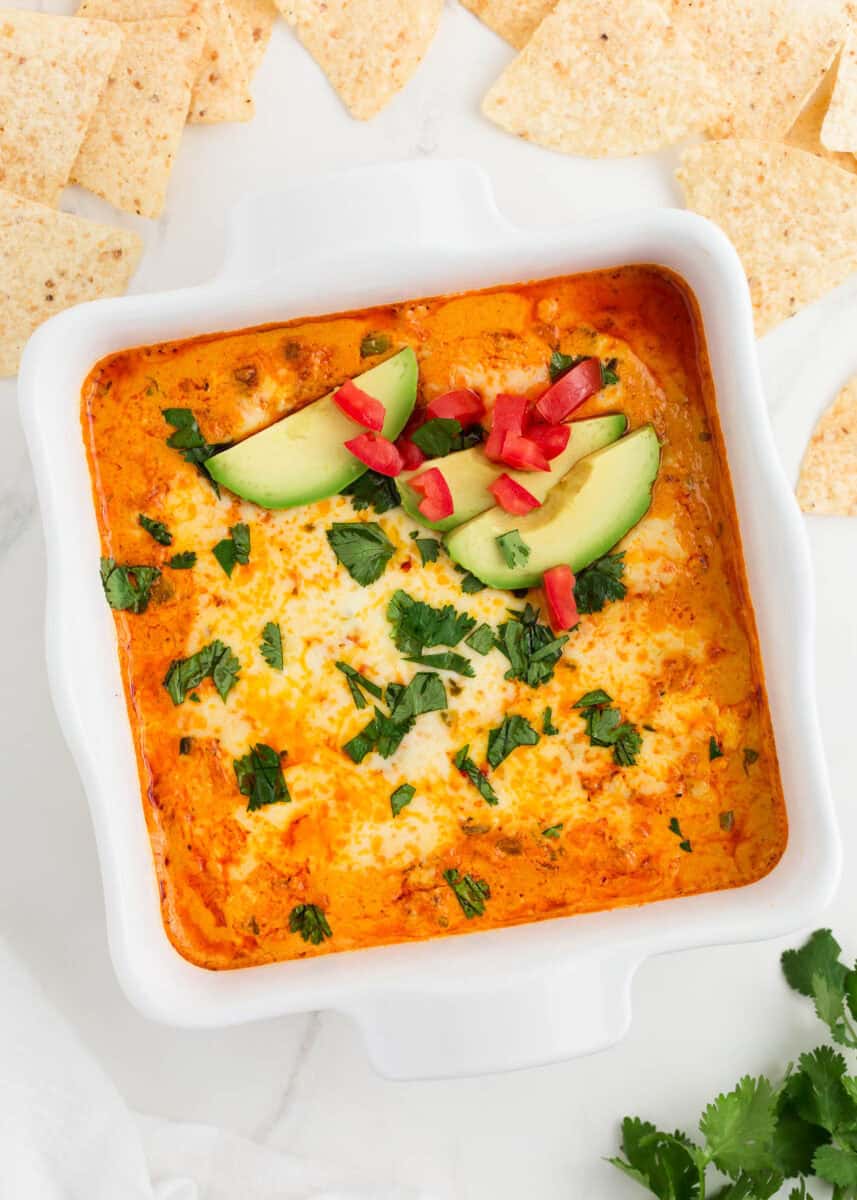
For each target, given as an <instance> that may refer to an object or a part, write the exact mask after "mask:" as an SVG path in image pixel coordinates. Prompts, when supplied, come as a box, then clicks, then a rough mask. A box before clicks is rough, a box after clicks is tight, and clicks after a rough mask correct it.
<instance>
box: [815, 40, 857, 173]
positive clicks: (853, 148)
mask: <svg viewBox="0 0 857 1200" xmlns="http://www.w3.org/2000/svg"><path fill="white" fill-rule="evenodd" d="M821 140H822V143H823V144H824V145H825V146H826V147H827V149H828V150H840V151H850V152H851V153H852V154H857V30H855V31H853V32H852V33H851V36H850V37H849V38H848V41H847V42H846V43H845V45H844V46H843V47H842V54H841V55H840V56H839V72H838V74H837V76H836V86H835V87H834V89H833V96H832V98H831V101H830V108H829V109H828V110H827V116H826V117H825V118H824V125H823V126H822V128H821Z"/></svg>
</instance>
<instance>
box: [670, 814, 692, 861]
mask: <svg viewBox="0 0 857 1200" xmlns="http://www.w3.org/2000/svg"><path fill="white" fill-rule="evenodd" d="M669 831H670V833H674V834H675V835H676V837H677V838H681V839H683V840H682V841H680V842H679V846H678V848H679V850H683V851H684V852H685V854H692V853H693V846H691V844H690V838H686V837H685V836H684V834H683V833H682V831H681V825H680V824H679V820H678V817H670V823H669Z"/></svg>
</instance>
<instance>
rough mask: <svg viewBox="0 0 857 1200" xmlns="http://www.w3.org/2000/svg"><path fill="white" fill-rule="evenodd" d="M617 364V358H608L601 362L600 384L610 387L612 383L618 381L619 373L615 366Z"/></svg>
mask: <svg viewBox="0 0 857 1200" xmlns="http://www.w3.org/2000/svg"><path fill="white" fill-rule="evenodd" d="M618 365H619V360H618V359H617V358H608V359H607V362H602V363H601V386H602V387H612V386H613V384H614V383H618V382H619V375H618V373H617V371H616V367H617V366H618Z"/></svg>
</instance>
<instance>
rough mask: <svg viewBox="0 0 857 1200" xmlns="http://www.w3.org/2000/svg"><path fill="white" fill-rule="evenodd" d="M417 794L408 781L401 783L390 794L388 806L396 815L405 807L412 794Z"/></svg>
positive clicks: (412, 796)
mask: <svg viewBox="0 0 857 1200" xmlns="http://www.w3.org/2000/svg"><path fill="white" fill-rule="evenodd" d="M416 794H417V789H416V788H415V787H414V786H413V785H412V784H410V783H401V784H399V786H398V787H397V788H396V790H395V791H394V792H392V793H391V795H390V808H391V809H392V812H393V816H394V817H397V816H398V815H399V813H400V812H401V811H402V809H403V808H407V806H408V805H409V804H410V802H411V801H412V800H413V798H414V796H415V795H416Z"/></svg>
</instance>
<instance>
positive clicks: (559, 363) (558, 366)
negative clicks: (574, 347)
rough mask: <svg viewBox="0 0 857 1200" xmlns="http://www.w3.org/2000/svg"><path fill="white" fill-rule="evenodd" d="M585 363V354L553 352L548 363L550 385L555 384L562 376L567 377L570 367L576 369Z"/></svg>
mask: <svg viewBox="0 0 857 1200" xmlns="http://www.w3.org/2000/svg"><path fill="white" fill-rule="evenodd" d="M585 361H586V355H585V354H562V353H561V352H560V351H559V350H554V351H553V352H552V354H551V356H550V361H549V362H548V371H549V373H550V377H551V383H556V381H557V380H558V379H562V377H563V375H567V374H568V372H569V371H570V370H571V369H572V367H577V366H579V365H580V364H581V363H582V362H585Z"/></svg>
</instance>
